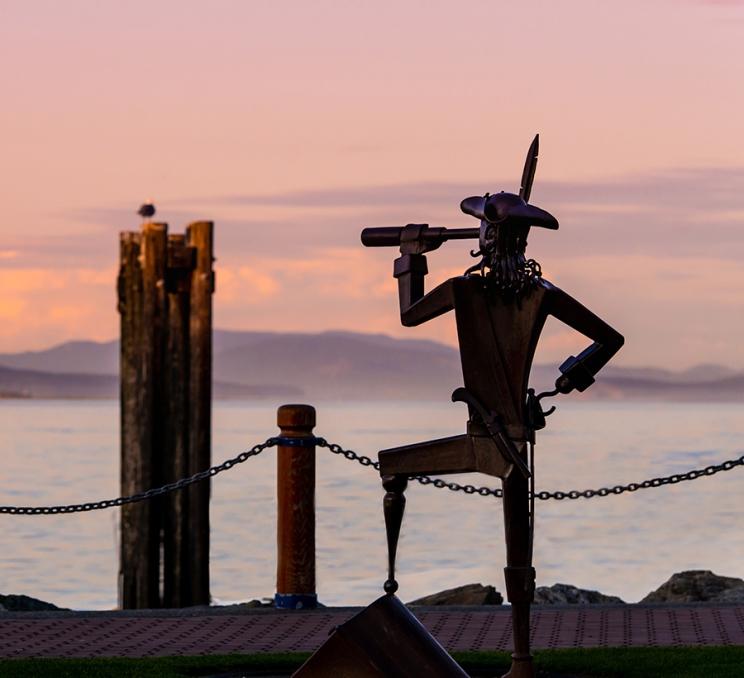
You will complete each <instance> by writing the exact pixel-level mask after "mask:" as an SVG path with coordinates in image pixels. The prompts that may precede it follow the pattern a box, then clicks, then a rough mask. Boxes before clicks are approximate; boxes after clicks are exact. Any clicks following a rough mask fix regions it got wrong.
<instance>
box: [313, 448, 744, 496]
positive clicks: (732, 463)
mask: <svg viewBox="0 0 744 678" xmlns="http://www.w3.org/2000/svg"><path fill="white" fill-rule="evenodd" d="M315 442H316V444H317V445H318V446H319V447H325V448H327V449H329V450H330V451H331V452H333V453H334V454H338V455H341V456H343V457H345V458H346V459H349V460H351V461H356V462H358V463H359V464H361V465H362V466H372V467H373V468H375V469H376V470H378V471H379V470H380V463H379V462H377V461H373V460H372V459H370V458H369V457H365V456H364V455H362V454H357V453H356V452H354V451H353V450H346V449H344V448H343V447H341V445H337V444H336V443H329V442H328V441H327V440H326V439H325V438H316V440H315ZM737 466H744V455H742V456H741V457H739V458H738V459H729V460H727V461H724V462H722V463H720V464H711V465H710V466H706V467H705V468H701V469H693V470H692V471H687V473H674V474H672V475H670V476H660V477H658V478H650V479H649V480H644V481H642V482H640V483H628V484H627V485H614V486H613V487H600V488H599V489H597V490H569V491H566V492H561V491H560V490H557V491H555V492H547V491H545V490H543V491H542V492H536V493H535V499H540V500H542V501H546V500H548V499H555V500H557V501H562V500H563V499H591V498H593V497H607V496H609V495H611V494H623V493H624V492H636V491H637V490H646V489H648V488H650V487H662V486H663V485H676V484H677V483H681V482H683V481H685V480H696V479H697V478H702V477H703V476H712V475H715V474H716V473H720V472H721V471H730V470H731V469H733V468H736V467H737ZM410 479H411V480H415V481H416V482H418V483H421V484H422V485H433V486H434V487H436V488H438V489H445V488H446V489H448V490H451V491H452V492H464V493H465V494H478V495H480V496H481V497H501V496H502V494H503V493H502V491H501V490H499V489H495V488H490V487H478V486H476V485H460V484H459V483H452V482H449V483H448V482H446V481H444V480H442V479H441V478H431V477H429V476H411V478H410Z"/></svg>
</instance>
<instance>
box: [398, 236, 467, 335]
mask: <svg viewBox="0 0 744 678" xmlns="http://www.w3.org/2000/svg"><path fill="white" fill-rule="evenodd" d="M426 228H427V225H426V224H408V226H405V227H404V228H403V231H402V234H401V239H400V251H401V256H400V257H398V258H397V259H396V260H395V264H394V267H393V276H394V277H395V278H397V280H398V297H399V299H400V321H401V323H403V325H404V326H406V327H413V326H415V325H421V324H422V323H425V322H426V321H427V320H431V319H432V318H436V317H437V316H440V315H442V314H443V313H447V311H451V310H452V309H453V308H454V300H453V294H452V282H451V281H449V280H448V281H447V282H444V283H442V284H441V285H439V286H438V287H435V288H434V289H433V290H432V291H431V292H429V294H424V276H426V274H427V273H428V272H429V271H428V268H427V265H426V256H424V252H428V251H431V250H433V249H436V248H437V247H439V245H440V244H441V242H440V243H436V244H434V243H432V244H431V245H427V244H426V243H425V242H424V239H423V238H422V237H421V233H422V231H424V230H425V229H426Z"/></svg>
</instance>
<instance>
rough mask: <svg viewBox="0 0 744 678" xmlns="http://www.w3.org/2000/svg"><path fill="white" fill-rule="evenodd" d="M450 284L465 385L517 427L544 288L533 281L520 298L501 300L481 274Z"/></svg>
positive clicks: (522, 420) (542, 318) (542, 315)
mask: <svg viewBox="0 0 744 678" xmlns="http://www.w3.org/2000/svg"><path fill="white" fill-rule="evenodd" d="M452 282H453V296H454V307H455V317H456V321H457V334H458V339H459V344H460V359H461V361H462V374H463V380H464V385H465V388H466V389H467V390H468V391H469V392H470V393H471V394H472V395H473V396H475V397H476V398H477V399H478V400H479V401H480V402H481V403H482V404H483V405H484V406H485V407H486V408H487V409H488V410H490V411H492V412H495V413H497V414H498V415H500V417H501V418H502V421H503V423H504V424H506V425H507V426H509V427H514V428H518V427H521V426H523V425H524V423H525V412H524V409H525V399H526V395H527V387H528V379H529V374H530V368H531V367H532V360H533V357H534V354H535V348H536V346H537V341H538V339H539V337H540V333H541V331H542V328H543V326H544V324H545V318H546V313H545V312H544V307H543V301H544V299H545V295H546V292H547V290H546V288H545V287H544V286H543V285H537V286H535V288H534V289H532V290H531V291H529V292H528V293H527V294H525V295H524V296H522V297H521V298H520V299H519V300H515V299H506V300H505V299H503V298H502V297H501V296H499V295H498V294H493V293H490V292H488V291H487V290H486V289H485V286H484V284H483V278H482V277H480V276H475V275H473V276H467V277H465V276H464V277H460V278H454V279H453V280H452Z"/></svg>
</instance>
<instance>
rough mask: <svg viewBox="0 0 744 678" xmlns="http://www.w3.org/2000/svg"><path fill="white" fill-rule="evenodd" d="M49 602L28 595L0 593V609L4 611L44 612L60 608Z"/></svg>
mask: <svg viewBox="0 0 744 678" xmlns="http://www.w3.org/2000/svg"><path fill="white" fill-rule="evenodd" d="M62 609H64V608H61V607H57V606H56V605H52V604H51V603H45V602H44V601H43V600H38V599H36V598H31V597H30V596H23V595H15V594H12V593H11V594H9V595H7V596H4V595H2V594H0V611H6V612H46V611H47V610H62Z"/></svg>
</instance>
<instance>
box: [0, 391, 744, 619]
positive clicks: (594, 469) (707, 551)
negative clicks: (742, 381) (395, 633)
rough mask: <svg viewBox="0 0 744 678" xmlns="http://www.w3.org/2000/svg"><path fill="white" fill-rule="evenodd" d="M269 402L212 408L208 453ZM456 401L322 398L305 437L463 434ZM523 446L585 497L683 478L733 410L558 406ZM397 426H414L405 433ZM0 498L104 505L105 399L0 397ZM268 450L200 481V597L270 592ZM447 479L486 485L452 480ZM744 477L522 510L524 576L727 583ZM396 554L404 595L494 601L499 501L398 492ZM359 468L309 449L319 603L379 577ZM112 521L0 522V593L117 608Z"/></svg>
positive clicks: (735, 450)
mask: <svg viewBox="0 0 744 678" xmlns="http://www.w3.org/2000/svg"><path fill="white" fill-rule="evenodd" d="M275 417H276V414H275V407H273V406H270V405H263V404H255V403H244V402H219V403H217V404H216V405H215V411H214V450H213V459H214V460H215V462H219V461H221V460H223V459H226V458H227V457H229V456H233V455H234V454H235V453H236V452H238V451H240V450H242V449H246V448H249V447H251V446H252V445H253V444H254V443H256V442H258V441H260V440H264V439H265V438H267V437H269V436H271V435H274V434H275V432H276V427H275ZM464 417H465V413H464V407H463V406H462V405H453V404H442V405H435V404H431V403H390V402H387V403H377V402H370V403H353V404H349V403H323V404H321V405H319V406H318V426H317V429H316V432H317V434H318V435H322V436H324V437H326V438H328V439H329V440H331V441H335V442H339V443H341V444H342V445H344V446H346V447H350V448H353V449H355V450H358V451H359V452H363V453H365V454H370V455H374V454H376V451H377V450H379V449H383V448H386V447H392V446H395V445H399V444H405V443H411V442H417V441H421V440H426V439H428V438H435V437H441V436H446V435H453V434H457V433H460V432H462V431H463V425H464V424H463V422H464ZM548 421H549V427H548V428H547V429H546V430H545V431H543V432H541V434H540V437H539V440H538V445H537V449H536V459H537V474H536V476H537V485H538V489H549V490H554V489H561V490H569V489H573V488H578V489H584V488H592V487H599V486H603V485H613V484H616V483H627V482H631V481H639V480H643V479H645V478H649V477H653V476H657V475H665V474H671V473H676V472H682V471H686V470H688V469H691V468H697V467H702V466H705V465H708V464H711V463H715V462H718V461H722V460H724V459H728V458H732V457H734V456H737V457H738V456H739V455H740V454H742V451H744V450H743V449H742V448H743V447H744V443H743V442H742V441H744V417H742V407H741V405H721V404H718V403H716V404H704V403H703V404H689V403H674V404H659V403H586V402H582V403H576V402H570V401H564V402H562V403H560V405H559V409H558V412H556V414H554V415H553V416H552V417H551V418H550V419H549V420H548ZM408 422H414V423H413V424H412V425H411V424H409V423H408ZM0 431H1V433H0V436H2V437H1V438H0V442H1V443H2V444H1V445H0V450H1V454H2V463H1V464H0V504H49V503H68V502H69V503H72V502H82V501H89V500H97V499H103V498H109V497H115V496H117V495H118V490H119V488H118V477H119V450H118V404H117V403H115V402H102V401H94V402H80V401H78V402H69V401H9V400H5V401H0ZM275 466H276V460H275V456H274V454H273V452H272V451H267V452H265V453H264V454H263V455H261V456H260V457H258V458H256V459H252V460H250V461H248V462H247V463H246V464H243V465H241V466H238V467H236V468H234V469H232V470H231V471H229V472H227V473H225V474H222V475H220V476H218V477H217V478H215V479H214V482H213V501H212V526H213V532H212V535H213V536H212V554H211V567H212V593H213V596H214V599H215V602H219V603H226V602H234V601H241V600H248V599H251V598H261V597H266V596H271V595H273V593H274V574H275V567H276V548H275V530H276V524H275V520H276V500H275V483H276V476H275ZM458 480H460V482H463V481H467V480H471V481H475V482H476V483H477V484H489V485H491V486H493V485H494V483H497V482H498V481H496V480H495V479H491V478H487V477H485V476H483V477H468V476H462V477H461V478H458ZM743 486H744V469H741V468H737V469H735V470H733V471H730V472H728V473H722V474H719V475H716V476H714V477H712V478H702V479H699V480H696V481H694V482H689V483H681V484H679V485H675V486H668V487H664V488H660V489H655V490H642V491H639V492H636V493H634V494H624V495H621V496H611V497H607V498H598V499H591V500H577V501H567V500H566V501H562V502H556V501H547V502H538V506H537V511H538V512H537V534H536V540H535V565H536V567H537V572H538V584H553V583H555V582H564V583H571V584H575V585H577V586H581V587H584V588H592V589H598V590H600V591H603V592H605V593H608V594H613V595H618V596H620V597H621V598H623V599H624V600H627V601H636V600H638V599H640V598H641V597H643V596H644V595H645V594H646V593H648V592H649V591H651V590H652V589H654V588H656V587H657V586H658V585H659V584H661V583H662V582H663V581H665V580H666V579H667V578H668V577H669V576H670V575H671V574H672V573H673V572H676V571H679V570H684V569H711V570H713V571H714V572H716V573H719V574H724V575H730V576H739V577H742V576H744V530H742V527H741V526H742V519H743V518H744V492H742V487H743ZM407 496H408V508H407V514H406V518H405V521H404V526H403V534H402V537H401V543H400V547H399V567H400V581H401V590H400V594H401V597H402V598H403V599H404V600H410V599H412V598H415V597H418V596H421V595H424V594H426V593H431V592H434V591H437V590H440V589H444V588H449V587H452V586H456V585H459V584H466V583H471V582H482V583H484V584H493V585H495V586H496V588H497V589H499V590H500V591H502V592H503V590H504V586H503V580H502V567H503V566H504V546H503V526H502V517H501V505H500V503H499V501H498V500H496V499H493V498H483V497H479V496H466V495H464V494H462V493H453V492H450V491H447V490H438V489H434V488H432V487H431V486H429V487H421V486H418V485H415V484H414V486H412V487H410V489H409V491H408V493H407ZM381 499H382V492H381V489H380V485H379V481H378V478H377V476H376V474H375V472H374V471H372V470H370V469H368V468H363V467H361V466H359V465H357V464H353V463H351V462H349V461H346V460H344V459H342V458H339V457H336V456H334V455H331V454H330V453H329V452H327V451H325V450H319V451H318V487H317V521H318V531H317V546H318V549H317V561H318V594H319V599H320V600H321V601H322V602H324V603H326V604H329V605H340V604H353V605H357V604H358V605H364V604H367V603H369V602H371V601H372V600H373V599H374V598H375V597H377V595H378V594H379V593H380V592H381V583H382V581H383V580H384V578H385V539H384V527H383V520H382V511H381ZM117 530H118V512H117V511H116V510H106V511H97V512H94V513H85V514H77V515H70V516H48V517H47V516H37V517H15V516H6V515H2V516H0V593H24V594H27V595H31V596H34V597H37V598H41V599H44V600H48V601H50V602H53V603H55V604H57V605H60V606H64V607H71V608H76V609H107V608H112V607H115V606H116V602H117V592H116V580H117V539H118V534H117Z"/></svg>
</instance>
